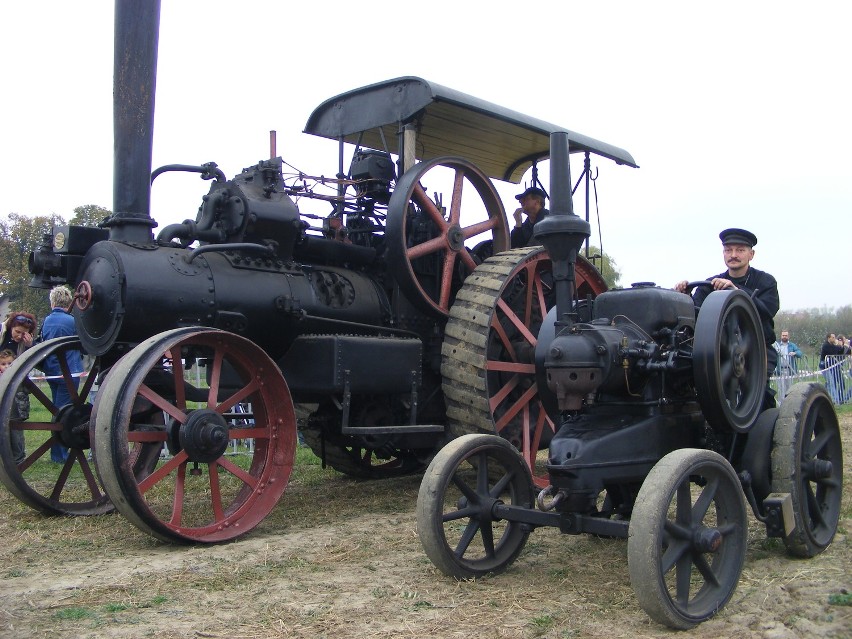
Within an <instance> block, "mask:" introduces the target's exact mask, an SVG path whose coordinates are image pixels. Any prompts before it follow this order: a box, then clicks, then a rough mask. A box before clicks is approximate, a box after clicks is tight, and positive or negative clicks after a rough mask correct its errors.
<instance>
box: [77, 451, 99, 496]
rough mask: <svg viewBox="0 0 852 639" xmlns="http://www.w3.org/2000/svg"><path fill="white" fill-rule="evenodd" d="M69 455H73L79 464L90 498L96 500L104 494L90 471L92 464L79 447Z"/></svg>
mask: <svg viewBox="0 0 852 639" xmlns="http://www.w3.org/2000/svg"><path fill="white" fill-rule="evenodd" d="M71 455H74V456H75V457H76V459H77V462H78V463H79V464H80V470H81V471H82V473H83V478H84V479H85V480H86V485H87V486H88V487H89V494H90V495H91V496H92V500H93V501H97V500H99V499H101V498H103V496H104V494H103V492H102V491H101V487H100V484H98V481H97V479H96V478H95V474H94V473H93V472H92V466H91V464H89V460H88V459H86V455H84V454H83V451H82V450H80V449H79V448H75V449H73V450H72V451H71V454H70V455H69V457H70V456H71Z"/></svg>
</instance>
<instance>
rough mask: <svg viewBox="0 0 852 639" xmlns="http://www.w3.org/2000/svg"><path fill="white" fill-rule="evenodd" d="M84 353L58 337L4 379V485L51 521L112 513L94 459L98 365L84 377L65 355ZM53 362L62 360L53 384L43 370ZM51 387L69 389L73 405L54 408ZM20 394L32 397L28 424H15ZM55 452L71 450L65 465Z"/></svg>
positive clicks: (0, 441)
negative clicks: (91, 429) (92, 441)
mask: <svg viewBox="0 0 852 639" xmlns="http://www.w3.org/2000/svg"><path fill="white" fill-rule="evenodd" d="M79 349H80V340H78V339H77V338H76V337H58V338H56V339H52V340H49V341H47V342H44V343H42V344H38V345H36V346H34V347H33V348H31V349H29V350H28V351H26V352H25V353H24V354H23V355H21V356H20V357H19V358H18V359H16V360H15V361H14V362H13V364H12V366H11V367H10V368H9V369H8V370H6V372H4V373H3V375H0V462H2V463H0V480H2V482H3V484H4V485H5V486H6V488H8V489H9V491H10V492H11V493H12V494H13V495H15V496H16V497H17V498H18V499H20V500H21V501H22V502H23V503H25V504H27V505H28V506H30V507H31V508H34V509H35V510H38V511H39V512H41V513H44V514H46V515H98V514H102V513H106V512H109V511H111V510H112V509H113V506H112V504H111V503H110V500H109V498H108V497H107V495H106V493H105V492H104V490H103V489H102V488H101V485H100V482H99V481H98V478H97V477H96V476H95V472H94V470H95V469H94V466H93V464H92V462H91V461H90V458H89V447H90V444H89V415H90V413H91V410H92V404H91V397H92V396H93V395H94V393H93V392H92V387H93V383H94V381H95V378H96V377H97V374H98V370H99V365H98V360H92V361H91V362H90V364H89V366H88V367H87V368H86V370H84V371H82V372H81V373H73V372H71V371H70V369H69V368H68V363H67V360H66V358H65V355H66V354H67V353H69V352H70V351H74V350H79ZM50 356H58V357H59V360H58V361H59V363H60V368H61V369H62V375H60V376H59V377H58V378H56V379H49V380H48V379H47V378H45V376H44V375H43V373H42V372H41V367H42V362H43V361H44V359H45V358H47V357H50ZM51 384H53V385H54V387H55V388H64V389H65V390H66V391H67V396H68V397H70V400H71V402H70V403H68V404H65V405H62V406H57V405H56V404H54V402H53V400H52V399H51V398H52V397H53V392H52V389H51ZM19 391H23V392H24V393H26V394H27V395H28V396H29V399H28V402H29V418H28V419H26V420H24V421H14V422H10V421H9V419H10V417H11V416H12V410H13V407H14V406H15V403H16V401H17V400H16V395H17V394H18V392H19ZM60 396H61V395H60V394H57V397H60ZM45 415H46V416H47V420H45V419H44V416H45ZM15 439H17V440H18V441H20V442H21V444H23V445H24V448H25V450H24V451H23V456H22V458H18V459H16V456H18V455H16V453H18V454H20V453H21V451H20V450H17V447H16V446H14V445H13V441H14V440H15ZM55 446H62V447H64V448H65V449H66V450H67V459H66V460H65V461H58V462H54V461H52V459H51V449H53V448H54V447H55ZM56 450H58V451H60V452H64V451H62V449H61V448H59V449H56Z"/></svg>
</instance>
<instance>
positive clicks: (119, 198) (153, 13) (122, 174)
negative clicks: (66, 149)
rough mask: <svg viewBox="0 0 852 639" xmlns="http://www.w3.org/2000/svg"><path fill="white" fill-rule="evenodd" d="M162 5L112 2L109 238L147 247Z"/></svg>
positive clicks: (153, 0)
mask: <svg viewBox="0 0 852 639" xmlns="http://www.w3.org/2000/svg"><path fill="white" fill-rule="evenodd" d="M159 31H160V0H116V2H115V61H114V70H113V73H114V77H113V129H114V133H113V134H114V143H113V158H114V165H113V193H112V210H113V214H112V215H111V216H110V217H109V219H107V220H106V222H105V223H104V226H107V227H108V228H109V232H110V239H111V240H118V241H126V242H138V243H151V242H153V236H152V233H151V229H152V228H154V227H155V226H156V225H157V223H156V222H155V221H154V220H153V219H152V218H151V162H152V159H151V155H152V149H153V144H154V94H155V91H156V85H157V46H158V40H159Z"/></svg>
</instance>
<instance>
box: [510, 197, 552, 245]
mask: <svg viewBox="0 0 852 639" xmlns="http://www.w3.org/2000/svg"><path fill="white" fill-rule="evenodd" d="M546 197H547V194H546V193H545V192H544V191H542V190H541V189H540V188H538V187H535V186H531V187H530V188H528V189H527V190H526V191H524V192H523V193H521V194H520V195H516V196H515V199H516V200H518V202H520V203H521V206H520V207H519V208H517V209H515V213H514V217H515V228H514V229H512V235H511V239H512V248H521V247H523V246H528V245H529V244H530V242H531V241H532V239H533V227H534V226H535V225H536V224H538V223H539V222H540V221H541V220H543V219H544V218H546V217H547V214H548V213H550V211H548V210H547V209H546V208H544V199H545V198H546ZM523 214H526V216H527V219H525V220H522V215H523ZM533 244H535V242H533Z"/></svg>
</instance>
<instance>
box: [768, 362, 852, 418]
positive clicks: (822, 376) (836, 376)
mask: <svg viewBox="0 0 852 639" xmlns="http://www.w3.org/2000/svg"><path fill="white" fill-rule="evenodd" d="M782 357H787V356H782ZM781 364H782V366H779V370H782V371H784V372H785V373H786V372H787V371H789V373H787V374H783V375H773V376H772V377H770V378H769V382H770V385H771V386H772V387H773V388H774V389H775V391H776V392H777V393H778V395H777V399H778V401H780V400H781V399H782V398H783V397H784V396H785V395H786V394H787V393H788V392H789V391H790V388H791V387H792V386H793V384H795V383H796V382H820V383H822V384H823V385H824V386H825V388H826V390H828V394H829V395H830V396H831V399H832V401H833V402H834V403H835V405H837V406H840V405H841V404H849V403H852V356H849V355H829V356H828V357H826V358H825V366H824V367H820V366H819V365H816V366H814V367H813V368H811V366H810V365H809V363H808V361H807V360H806V359H804V358H802V359H799V360H798V368H796V367H793V366H790V367H785V366H783V364H784V362H783V360H782V362H781ZM793 371H795V372H793Z"/></svg>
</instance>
